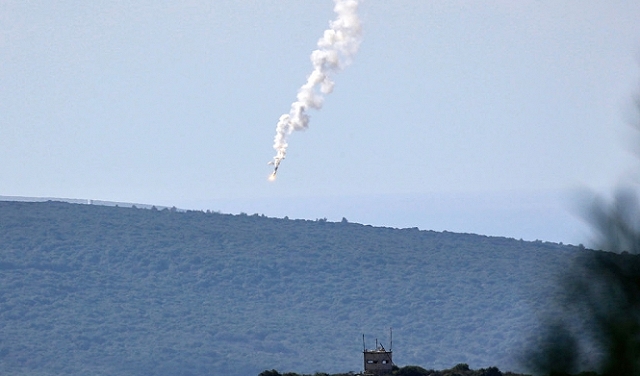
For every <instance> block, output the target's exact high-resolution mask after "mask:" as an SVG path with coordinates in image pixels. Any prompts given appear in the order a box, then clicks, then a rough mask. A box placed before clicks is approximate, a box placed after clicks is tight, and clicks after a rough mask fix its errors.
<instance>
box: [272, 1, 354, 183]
mask: <svg viewBox="0 0 640 376" xmlns="http://www.w3.org/2000/svg"><path fill="white" fill-rule="evenodd" d="M334 1H335V4H336V5H335V7H334V9H333V10H334V12H336V14H337V17H336V19H335V20H334V21H331V22H330V23H329V27H330V28H329V29H327V30H325V32H324V35H323V36H322V38H320V40H318V49H317V50H315V51H313V52H312V53H311V62H312V64H313V71H312V72H311V74H310V75H309V77H308V78H307V82H306V83H305V84H304V85H302V87H300V89H299V90H298V96H297V99H296V101H295V102H293V103H292V104H291V110H290V111H289V113H288V114H284V115H282V116H280V119H279V120H278V124H277V126H276V136H275V139H274V144H273V148H274V149H275V150H276V156H275V157H274V158H273V161H272V162H270V163H271V164H273V165H274V166H275V170H274V173H273V175H272V176H274V177H275V173H276V171H277V170H278V166H279V165H280V162H282V160H283V159H284V157H285V155H286V153H287V146H288V144H287V136H288V135H290V134H291V133H292V132H293V131H299V130H304V129H307V128H308V126H309V116H308V115H307V110H308V109H309V108H315V109H320V108H321V107H322V103H323V101H324V96H325V95H326V94H329V93H331V92H332V91H333V86H334V82H333V81H332V80H331V75H332V74H334V73H337V72H339V71H340V70H342V69H343V68H344V67H346V66H347V65H349V63H350V62H351V59H352V57H353V56H354V55H355V53H356V52H357V51H358V47H359V46H360V40H361V34H362V28H361V26H360V20H359V19H358V15H357V14H356V11H357V9H358V1H357V0H334Z"/></svg>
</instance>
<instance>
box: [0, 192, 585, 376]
mask: <svg viewBox="0 0 640 376" xmlns="http://www.w3.org/2000/svg"><path fill="white" fill-rule="evenodd" d="M579 252H580V250H579V249H578V248H577V247H573V246H563V245H559V244H553V243H544V242H526V241H519V240H515V239H507V238H499V237H486V236H480V235H471V234H456V233H449V232H444V233H439V232H433V231H419V230H418V229H392V228H380V227H371V226H365V225H360V224H355V223H348V222H346V221H343V222H341V223H333V222H327V221H324V220H317V221H305V220H288V219H275V218H267V217H263V216H258V215H251V216H248V215H225V214H219V213H204V212H177V211H172V210H166V209H165V210H153V209H151V210H149V209H137V208H123V207H106V206H97V205H81V204H69V203H61V202H37V203H29V202H6V201H3V202H0V374H29V375H61V374H65V375H89V374H90V375H206V374H210V375H231V376H235V375H237V376H250V375H257V374H258V373H260V371H263V370H265V369H279V370H287V371H290V372H299V373H313V372H316V371H322V372H331V373H337V372H348V371H359V370H361V369H362V353H361V351H362V334H363V333H364V334H366V335H367V340H368V342H369V343H367V345H368V347H373V346H374V343H375V338H376V337H377V338H378V339H379V340H380V341H382V342H383V344H384V345H385V346H387V347H388V343H387V342H388V340H387V335H388V328H389V327H393V336H394V338H393V350H394V361H395V363H396V364H398V365H407V364H416V365H420V366H422V367H425V368H436V369H438V368H440V369H442V368H448V367H451V366H453V365H455V364H458V363H467V364H469V365H470V366H471V367H474V368H480V367H490V366H497V367H499V368H500V369H502V370H513V371H518V370H519V369H520V368H519V366H518V363H517V358H518V357H519V356H520V355H521V351H522V349H523V348H524V345H525V341H526V340H528V339H530V338H534V337H535V336H536V335H537V331H536V329H537V322H536V315H539V314H541V313H544V312H545V311H548V309H549V303H548V301H549V296H550V295H553V294H554V293H555V292H554V290H553V289H552V287H553V283H554V276H555V275H556V273H557V272H559V271H561V270H562V269H563V268H564V267H566V266H567V264H568V262H569V261H570V259H571V258H572V257H575V256H576V255H577V254H578V253H579Z"/></svg>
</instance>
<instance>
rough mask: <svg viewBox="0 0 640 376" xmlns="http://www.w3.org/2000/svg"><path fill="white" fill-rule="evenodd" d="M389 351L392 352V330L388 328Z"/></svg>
mask: <svg viewBox="0 0 640 376" xmlns="http://www.w3.org/2000/svg"><path fill="white" fill-rule="evenodd" d="M389 342H390V344H389V351H393V328H392V327H389Z"/></svg>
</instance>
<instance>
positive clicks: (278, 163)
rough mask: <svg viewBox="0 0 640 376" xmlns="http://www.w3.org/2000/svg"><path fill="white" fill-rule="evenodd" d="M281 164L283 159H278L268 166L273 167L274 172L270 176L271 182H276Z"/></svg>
mask: <svg viewBox="0 0 640 376" xmlns="http://www.w3.org/2000/svg"><path fill="white" fill-rule="evenodd" d="M280 162H282V158H280V159H276V160H274V161H271V162H269V163H268V164H270V165H273V166H274V167H273V172H272V173H271V175H270V176H269V180H275V179H276V174H277V173H278V167H280Z"/></svg>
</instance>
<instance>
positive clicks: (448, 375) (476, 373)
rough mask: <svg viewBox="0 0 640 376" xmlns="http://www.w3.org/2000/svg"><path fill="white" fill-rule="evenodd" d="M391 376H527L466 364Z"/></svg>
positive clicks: (274, 374)
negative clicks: (472, 366) (471, 366)
mask: <svg viewBox="0 0 640 376" xmlns="http://www.w3.org/2000/svg"><path fill="white" fill-rule="evenodd" d="M354 375H355V374H354V373H353V372H350V373H336V374H328V373H321V372H317V373H314V374H298V373H292V372H287V373H280V372H278V371H276V370H270V371H269V370H267V371H263V372H262V373H260V374H259V375H258V376H354ZM393 376H528V375H524V374H518V373H511V372H506V373H502V372H501V371H500V370H499V369H498V368H497V367H489V368H481V369H478V370H473V369H470V368H469V365H467V364H466V363H461V364H458V365H456V366H455V367H453V368H451V369H445V370H442V371H436V370H432V369H429V370H427V369H424V368H422V367H420V366H404V367H396V366H394V369H393Z"/></svg>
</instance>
